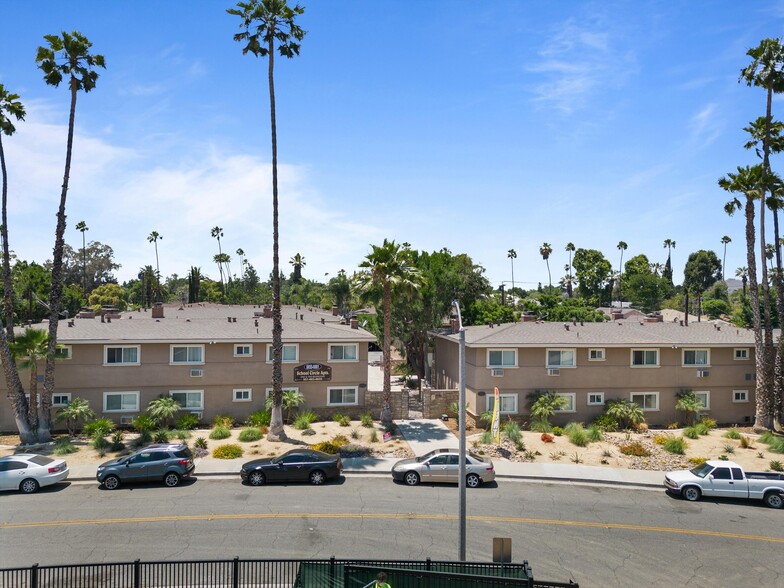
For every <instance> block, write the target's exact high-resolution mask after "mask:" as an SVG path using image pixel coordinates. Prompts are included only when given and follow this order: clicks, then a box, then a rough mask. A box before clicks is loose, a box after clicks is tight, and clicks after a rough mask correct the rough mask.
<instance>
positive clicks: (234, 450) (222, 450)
mask: <svg viewBox="0 0 784 588" xmlns="http://www.w3.org/2000/svg"><path fill="white" fill-rule="evenodd" d="M242 454H243V451H242V447H240V446H239V445H237V444H236V443H227V444H226V445H219V446H218V447H216V448H215V449H213V450H212V457H214V458H215V459H237V458H238V457H242Z"/></svg>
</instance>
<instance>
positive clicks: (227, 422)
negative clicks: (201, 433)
mask: <svg viewBox="0 0 784 588" xmlns="http://www.w3.org/2000/svg"><path fill="white" fill-rule="evenodd" d="M212 426H213V427H225V428H227V429H231V428H232V427H233V426H234V418H233V417H230V416H229V415H226V414H219V415H217V416H216V417H215V418H214V419H212Z"/></svg>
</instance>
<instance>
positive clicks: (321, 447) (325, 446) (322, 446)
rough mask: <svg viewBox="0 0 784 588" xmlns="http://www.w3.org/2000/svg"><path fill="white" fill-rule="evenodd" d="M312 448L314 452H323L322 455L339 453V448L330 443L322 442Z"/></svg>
mask: <svg viewBox="0 0 784 588" xmlns="http://www.w3.org/2000/svg"><path fill="white" fill-rule="evenodd" d="M312 448H313V449H315V450H316V451H323V452H324V453H337V452H338V451H340V448H341V446H340V445H336V444H335V443H333V442H332V441H322V442H321V443H316V444H315V445H312Z"/></svg>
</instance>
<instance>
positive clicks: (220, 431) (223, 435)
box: [210, 425, 231, 440]
mask: <svg viewBox="0 0 784 588" xmlns="http://www.w3.org/2000/svg"><path fill="white" fill-rule="evenodd" d="M229 437H231V431H230V430H229V429H228V428H227V427H223V426H221V425H216V426H215V427H213V428H212V431H210V439H215V440H219V439H228V438H229Z"/></svg>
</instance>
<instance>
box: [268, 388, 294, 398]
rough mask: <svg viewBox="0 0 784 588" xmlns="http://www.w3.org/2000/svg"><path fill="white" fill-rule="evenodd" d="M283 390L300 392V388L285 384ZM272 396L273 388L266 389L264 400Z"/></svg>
mask: <svg viewBox="0 0 784 588" xmlns="http://www.w3.org/2000/svg"><path fill="white" fill-rule="evenodd" d="M282 391H283V392H299V388H292V387H291V386H283V390H282ZM270 396H272V388H271V387H270V388H267V389H266V390H264V400H266V399H267V398H269V397H270Z"/></svg>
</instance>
